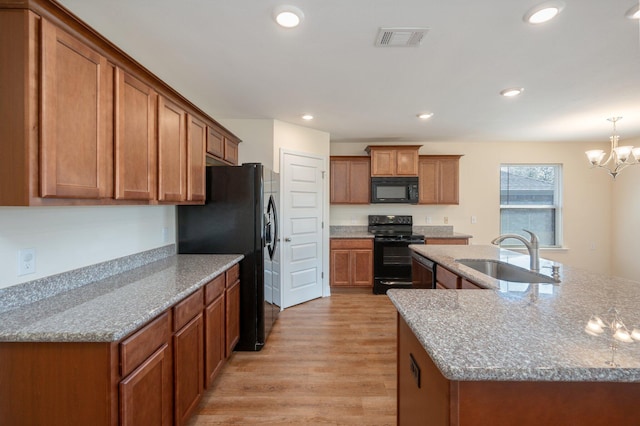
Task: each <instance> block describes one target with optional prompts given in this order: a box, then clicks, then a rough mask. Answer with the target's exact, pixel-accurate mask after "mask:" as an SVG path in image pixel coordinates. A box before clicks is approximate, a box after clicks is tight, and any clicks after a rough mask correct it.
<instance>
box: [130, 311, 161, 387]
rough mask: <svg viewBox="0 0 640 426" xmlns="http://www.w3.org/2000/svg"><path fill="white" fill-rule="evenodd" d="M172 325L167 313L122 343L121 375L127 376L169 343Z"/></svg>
mask: <svg viewBox="0 0 640 426" xmlns="http://www.w3.org/2000/svg"><path fill="white" fill-rule="evenodd" d="M170 336H171V324H170V321H169V313H168V312H165V313H164V314H162V315H160V316H159V317H158V318H156V319H155V320H153V321H151V322H150V323H149V324H147V325H145V326H144V327H142V328H141V329H140V330H138V331H136V332H135V333H134V334H133V335H131V336H130V337H128V338H126V339H125V340H123V341H122V343H120V375H121V376H123V377H124V376H126V375H128V374H129V373H131V372H132V371H133V370H135V369H136V368H137V367H138V366H139V365H140V364H142V362H143V361H144V360H146V359H147V358H149V356H151V354H153V353H154V352H155V351H156V350H157V349H158V348H159V347H161V346H162V345H164V344H166V343H168V342H169V338H170Z"/></svg>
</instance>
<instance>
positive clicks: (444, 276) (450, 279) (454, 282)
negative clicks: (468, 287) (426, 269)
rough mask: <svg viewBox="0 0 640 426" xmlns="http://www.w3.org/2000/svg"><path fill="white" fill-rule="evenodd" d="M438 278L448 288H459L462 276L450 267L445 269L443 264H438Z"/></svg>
mask: <svg viewBox="0 0 640 426" xmlns="http://www.w3.org/2000/svg"><path fill="white" fill-rule="evenodd" d="M436 280H437V281H438V282H439V283H440V284H441V285H443V286H444V287H446V288H450V289H456V288H459V286H458V282H459V281H460V277H458V276H457V275H456V274H454V273H453V272H451V271H449V270H448V269H444V268H443V267H442V266H438V268H437V269H436Z"/></svg>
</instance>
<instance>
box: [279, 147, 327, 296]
mask: <svg viewBox="0 0 640 426" xmlns="http://www.w3.org/2000/svg"><path fill="white" fill-rule="evenodd" d="M324 163H325V161H324V159H323V158H322V157H318V156H314V155H312V154H308V155H307V154H301V153H290V152H285V153H284V154H283V156H282V160H281V162H280V173H281V175H282V193H281V199H282V234H281V235H282V236H281V243H282V245H281V247H282V249H281V256H282V264H281V267H282V305H283V306H282V308H287V307H289V306H293V305H297V304H299V303H302V302H306V301H308V300H311V299H316V298H318V297H322V263H323V262H322V260H323V258H322V256H323V250H322V245H323V244H322V241H323V240H322V218H323V203H324V182H323V169H324Z"/></svg>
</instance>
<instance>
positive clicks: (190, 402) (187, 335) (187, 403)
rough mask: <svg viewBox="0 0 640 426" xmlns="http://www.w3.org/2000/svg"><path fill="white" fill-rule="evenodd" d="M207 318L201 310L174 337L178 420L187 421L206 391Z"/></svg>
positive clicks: (175, 395) (180, 422)
mask: <svg viewBox="0 0 640 426" xmlns="http://www.w3.org/2000/svg"><path fill="white" fill-rule="evenodd" d="M203 330H204V328H203V320H202V313H200V314H198V315H197V316H196V317H195V318H194V319H192V320H191V321H190V322H189V323H188V324H187V325H185V326H184V327H183V328H181V329H180V330H179V331H177V332H176V333H175V335H174V337H173V362H174V375H175V376H174V383H175V385H174V405H175V423H176V424H177V425H182V424H185V423H186V422H187V420H188V419H189V416H190V415H191V413H192V411H193V410H194V409H195V408H196V407H197V405H198V402H200V399H201V398H202V393H203V392H204V368H203V359H202V358H203V357H202V354H203V347H202V346H203V338H204V335H203Z"/></svg>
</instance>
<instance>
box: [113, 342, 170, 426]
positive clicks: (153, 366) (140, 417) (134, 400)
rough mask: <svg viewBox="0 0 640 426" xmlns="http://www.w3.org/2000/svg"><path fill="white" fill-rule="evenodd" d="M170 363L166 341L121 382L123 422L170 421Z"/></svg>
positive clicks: (134, 424) (133, 424)
mask: <svg viewBox="0 0 640 426" xmlns="http://www.w3.org/2000/svg"><path fill="white" fill-rule="evenodd" d="M171 364H172V363H171V349H170V346H169V345H167V344H166V343H165V344H164V345H162V346H161V347H160V349H158V350H157V351H156V352H154V353H153V354H152V355H151V356H150V357H149V358H148V359H147V360H146V361H145V362H144V363H142V365H141V366H140V367H138V368H137V369H136V370H134V371H133V373H131V374H130V375H128V376H127V377H125V378H124V379H123V380H122V381H121V382H120V424H121V425H122V426H137V425H142V424H149V425H163V426H164V425H167V426H168V425H171V424H172V421H171V420H172V418H171V417H172V416H171V413H172V412H173V410H172V401H171V394H172V392H171V377H172V374H171Z"/></svg>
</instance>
